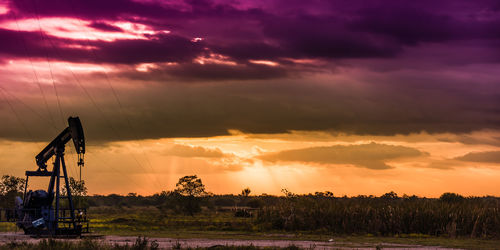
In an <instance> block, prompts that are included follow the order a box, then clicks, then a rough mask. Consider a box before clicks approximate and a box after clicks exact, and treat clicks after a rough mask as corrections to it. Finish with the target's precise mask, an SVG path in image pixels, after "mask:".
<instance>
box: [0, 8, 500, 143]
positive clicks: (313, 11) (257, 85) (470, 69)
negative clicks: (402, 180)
mask: <svg viewBox="0 0 500 250" xmlns="http://www.w3.org/2000/svg"><path fill="white" fill-rule="evenodd" d="M33 2H35V3H36V5H34V4H33ZM10 4H11V10H12V11H15V12H16V16H17V17H18V18H19V19H22V18H32V19H33V18H35V16H37V15H38V16H40V17H42V18H43V17H77V18H81V19H83V20H84V21H85V22H86V23H89V25H90V26H91V27H94V28H96V29H99V30H100V31H107V32H111V33H113V34H116V33H117V32H119V31H118V30H117V27H114V26H113V22H115V21H128V22H133V23H139V24H144V25H147V26H149V28H151V29H153V30H154V31H152V34H144V38H145V39H116V40H114V41H103V40H91V41H87V40H86V39H69V38H61V37H55V36H51V35H50V34H44V37H45V38H42V37H41V36H40V34H39V32H34V31H33V32H29V31H22V32H17V31H13V30H8V29H6V28H5V27H4V28H2V29H0V37H1V39H0V54H1V55H2V58H1V61H2V62H3V63H8V61H9V59H10V58H24V57H30V58H33V57H35V58H38V59H40V60H45V58H46V57H49V59H52V60H61V61H67V62H88V63H107V64H112V66H111V68H113V70H112V71H111V72H110V73H108V74H107V75H104V74H102V73H98V74H97V73H96V74H93V75H92V74H90V75H86V74H79V75H78V76H77V77H80V78H83V77H86V78H87V79H85V81H83V80H82V82H84V85H87V84H88V85H90V86H89V87H88V89H89V92H90V93H100V92H106V90H107V89H106V86H109V83H107V82H106V81H105V79H107V77H108V76H109V78H110V80H111V83H112V84H114V86H115V88H116V92H117V93H118V94H117V96H119V97H120V100H121V103H122V106H123V107H121V108H120V107H119V106H118V105H116V101H115V100H114V94H113V92H110V91H107V92H106V93H107V94H106V95H104V94H103V96H100V98H96V99H97V103H98V105H95V106H102V107H105V108H104V110H105V111H107V112H101V111H100V110H99V108H95V107H94V105H93V104H92V101H90V102H89V101H88V100H87V97H86V95H85V93H83V92H81V91H80V90H79V87H78V86H73V85H70V84H71V82H73V81H74V79H72V78H71V77H70V76H67V75H66V76H63V77H61V78H58V79H56V81H57V83H59V82H61V85H63V84H67V85H68V86H67V87H66V88H64V87H61V86H60V85H58V91H60V93H61V96H63V97H65V98H67V99H68V100H70V101H68V102H69V104H67V106H64V107H63V108H64V109H65V110H66V111H67V112H68V113H71V114H75V113H78V114H81V116H82V117H84V120H85V127H86V129H87V130H88V131H89V134H90V135H92V136H91V137H90V139H93V140H94V141H109V140H125V139H143V138H162V137H190V136H215V135H226V134H228V130H230V129H236V130H241V131H243V132H248V133H285V132H288V131H290V130H328V131H334V132H343V133H352V134H363V135H394V134H408V133H413V132H421V131H427V132H429V133H441V132H451V133H468V132H471V131H475V130H481V129H494V130H497V129H500V108H499V107H500V92H499V88H498V65H497V64H498V62H499V58H500V57H499V56H498V55H500V50H499V49H498V48H499V46H498V45H499V40H500V39H499V37H500V35H499V30H500V29H498V23H499V21H500V16H499V12H498V8H497V7H498V3H496V2H495V1H438V2H436V1H399V0H398V1H314V0H312V1H292V0H286V1H284V0H283V1H281V0H275V1H262V2H260V3H254V2H253V1H252V2H250V1H242V2H238V1H227V2H226V1H168V2H163V1H143V2H141V1H131V0H111V1H95V0H91V1H75V0H72V1H63V0H51V1H44V2H43V3H42V2H41V1H38V0H34V1H31V0H29V1H28V0H21V1H11V2H10ZM72 5H73V6H72ZM35 7H36V8H35ZM6 16H8V17H9V18H10V19H11V20H13V15H9V14H6V15H3V18H6ZM164 30H169V31H171V32H170V33H169V34H165V33H161V32H160V31H164ZM155 32H156V33H155ZM195 37H200V38H203V39H202V40H199V39H198V40H193V38H195ZM48 38H50V39H48ZM23 40H24V41H25V43H26V45H27V46H26V47H27V48H26V49H24V48H23V43H22V42H21V41H23ZM89 45H90V46H92V47H94V49H93V51H91V50H88V49H84V48H85V46H89ZM53 47H55V48H56V49H54V48H53ZM214 54H221V55H214ZM212 56H215V57H212ZM200 58H205V59H207V58H208V59H207V61H208V62H206V63H204V64H199V63H197V62H196V61H197V60H199V59H200ZM210 58H211V59H213V58H215V59H217V58H218V59H221V58H222V59H221V61H222V62H210V61H209V59H210ZM299 59H304V60H302V62H300V60H299ZM306 59H309V61H310V62H307V60H306ZM251 60H262V61H271V62H276V63H277V64H276V66H268V65H259V64H255V63H252V62H251ZM304 61H306V62H305V63H304ZM141 63H156V65H153V66H152V67H151V69H150V70H149V71H147V72H139V71H137V70H136V66H138V64H141ZM231 63H233V64H232V65H231ZM106 66H107V65H106ZM337 67H339V68H341V69H339V70H338V71H337ZM0 70H1V69H0ZM57 70H59V69H55V71H56V72H55V74H56V75H57V73H58V71H57ZM2 74H3V75H4V76H5V75H7V74H9V72H2ZM5 78H6V77H5ZM80 80H81V79H80ZM46 81H47V80H46ZM48 82H50V80H48ZM96 83H99V84H98V86H95V85H93V84H96ZM29 87H32V86H26V89H29ZM49 87H50V88H51V89H52V86H50V85H49V86H48V87H47V88H49ZM78 91H80V92H78ZM50 93H52V92H50ZM39 99H40V98H39ZM40 100H41V99H40ZM40 100H39V101H40ZM42 101H43V100H42ZM31 103H33V106H36V107H43V105H39V104H40V102H35V101H32V102H31ZM54 103H55V102H54ZM16 105H19V104H16ZM101 109H103V108H101ZM96 110H97V111H96ZM70 111H71V112H70ZM2 112H7V109H5V108H4V109H3V111H2ZM51 112H54V113H55V111H53V110H52V111H51ZM21 113H23V115H22V116H21V117H23V118H24V119H26V123H27V124H37V122H39V121H35V120H33V119H32V116H33V114H31V113H29V112H21ZM101 113H105V115H102V114H101ZM124 117H127V118H128V119H129V120H130V121H131V123H132V127H133V128H135V129H131V128H129V127H128V126H125V125H124V124H127V123H128V122H127V121H126V120H125V119H124ZM7 118H9V119H10V122H9V123H3V124H2V126H0V136H1V137H4V138H10V139H26V138H27V137H26V136H25V135H23V134H22V133H21V132H19V131H18V130H19V125H15V124H16V123H15V122H14V121H15V117H14V116H12V115H10V116H9V115H5V119H6V120H8V119H7ZM28 121H29V122H28ZM30 129H33V131H36V132H37V133H33V134H36V135H37V136H39V137H42V136H44V138H51V134H50V133H49V132H47V130H46V129H44V128H43V127H42V126H41V127H40V128H38V127H33V128H31V127H30ZM16 131H17V132H16ZM132 131H135V132H132Z"/></svg>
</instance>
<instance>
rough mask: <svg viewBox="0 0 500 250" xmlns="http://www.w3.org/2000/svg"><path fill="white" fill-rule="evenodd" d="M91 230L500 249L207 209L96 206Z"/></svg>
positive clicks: (488, 242) (487, 242) (486, 242)
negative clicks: (343, 231) (303, 227)
mask: <svg viewBox="0 0 500 250" xmlns="http://www.w3.org/2000/svg"><path fill="white" fill-rule="evenodd" d="M89 214H90V215H91V227H92V231H93V232H95V233H98V234H105V235H127V236H137V235H142V236H148V237H169V238H225V239H277V240H278V239H289V240H314V241H328V240H329V239H335V241H336V242H357V243H370V244H373V245H376V244H378V243H380V242H386V243H401V244H415V245H426V246H443V247H453V248H467V249H478V248H481V249H498V248H499V246H500V240H497V239H478V238H474V239H471V238H468V237H462V238H460V237H458V238H450V237H432V236H429V235H424V234H407V235H405V234H401V235H394V236H392V237H382V236H374V235H371V234H362V235H338V234H331V233H328V232H325V231H324V230H318V231H295V232H289V231H276V230H266V229H264V228H262V227H260V226H259V225H258V224H256V223H255V218H253V217H249V218H242V217H235V216H234V212H231V211H225V212H214V211H206V210H204V211H203V212H202V213H200V214H197V215H195V216H188V215H180V214H174V213H165V212H162V211H160V210H158V209H157V208H155V207H122V208H115V207H97V208H91V210H90V211H89Z"/></svg>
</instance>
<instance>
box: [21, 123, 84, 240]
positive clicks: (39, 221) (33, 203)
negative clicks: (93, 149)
mask: <svg viewBox="0 0 500 250" xmlns="http://www.w3.org/2000/svg"><path fill="white" fill-rule="evenodd" d="M70 140H73V143H74V145H75V150H76V153H77V154H78V165H79V166H80V167H81V166H83V155H84V154H85V137H84V135H83V127H82V124H81V122H80V119H79V118H78V117H69V118H68V127H67V128H65V129H64V130H63V131H62V132H61V133H60V134H59V135H58V136H56V138H55V139H54V140H52V142H51V143H49V144H48V145H47V146H46V147H45V148H44V149H43V150H42V151H41V152H40V153H39V154H38V155H37V156H36V157H35V159H36V164H37V166H38V169H37V170H36V171H26V184H25V190H24V196H23V199H21V198H20V197H17V198H16V211H15V214H16V217H17V222H16V224H17V226H18V227H19V228H21V229H23V230H24V232H25V234H30V235H40V236H42V235H43V236H81V234H82V233H84V232H88V220H87V218H86V210H85V209H75V207H74V204H73V197H72V195H71V188H70V184H69V181H68V173H67V171H66V163H65V160H64V150H65V145H66V143H68V142H69V141H70ZM54 156H55V160H54V164H53V169H52V171H49V170H48V169H47V161H48V160H49V159H51V158H52V157H54ZM30 177H50V181H49V186H48V188H47V191H45V190H36V191H32V190H29V191H26V189H27V186H28V181H29V178H30ZM61 179H63V182H64V183H63V185H64V187H65V190H66V193H65V194H64V195H61ZM63 199H66V202H61V201H62V200H63ZM62 203H64V204H65V205H66V207H63V206H62Z"/></svg>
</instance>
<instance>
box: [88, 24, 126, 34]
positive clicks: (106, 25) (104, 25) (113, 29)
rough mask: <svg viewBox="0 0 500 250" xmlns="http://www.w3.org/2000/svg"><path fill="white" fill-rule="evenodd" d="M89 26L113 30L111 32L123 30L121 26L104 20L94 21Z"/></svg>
mask: <svg viewBox="0 0 500 250" xmlns="http://www.w3.org/2000/svg"><path fill="white" fill-rule="evenodd" d="M89 27H92V28H96V29H99V30H103V31H111V32H123V30H122V29H121V28H120V27H117V26H114V25H111V24H107V23H103V22H92V23H91V24H90V25H89Z"/></svg>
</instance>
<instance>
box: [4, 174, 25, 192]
mask: <svg viewBox="0 0 500 250" xmlns="http://www.w3.org/2000/svg"><path fill="white" fill-rule="evenodd" d="M25 182H26V181H25V180H24V179H23V178H19V177H15V176H11V175H4V176H2V180H1V182H0V194H1V195H7V194H8V193H11V192H13V193H22V192H24V184H25Z"/></svg>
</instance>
